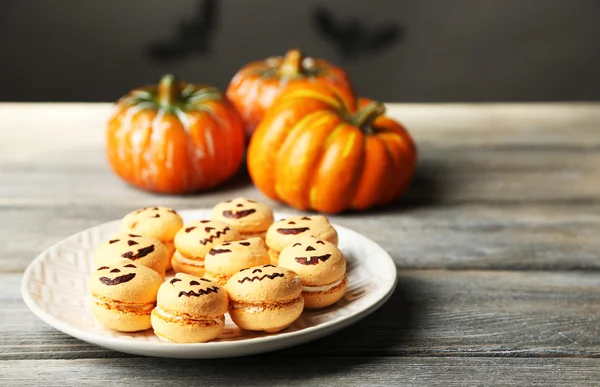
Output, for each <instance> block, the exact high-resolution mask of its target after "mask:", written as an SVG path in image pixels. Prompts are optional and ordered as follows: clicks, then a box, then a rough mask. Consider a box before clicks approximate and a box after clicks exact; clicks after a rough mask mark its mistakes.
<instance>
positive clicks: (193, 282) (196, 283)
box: [190, 281, 200, 286]
mask: <svg viewBox="0 0 600 387" xmlns="http://www.w3.org/2000/svg"><path fill="white" fill-rule="evenodd" d="M190 285H191V286H194V285H200V282H198V281H190Z"/></svg>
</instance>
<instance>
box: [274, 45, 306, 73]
mask: <svg viewBox="0 0 600 387" xmlns="http://www.w3.org/2000/svg"><path fill="white" fill-rule="evenodd" d="M303 60H304V55H302V51H300V50H299V49H297V48H293V49H291V50H289V51H288V52H287V54H285V57H284V58H283V61H282V62H281V65H280V66H279V74H280V75H283V76H287V77H294V76H296V75H298V74H302V70H303V68H302V61H303Z"/></svg>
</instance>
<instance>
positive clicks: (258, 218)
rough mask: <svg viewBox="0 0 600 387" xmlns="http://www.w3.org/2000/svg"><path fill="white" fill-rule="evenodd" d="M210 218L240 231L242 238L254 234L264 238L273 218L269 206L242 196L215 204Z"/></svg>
mask: <svg viewBox="0 0 600 387" xmlns="http://www.w3.org/2000/svg"><path fill="white" fill-rule="evenodd" d="M210 218H211V219H212V220H216V221H219V222H223V223H227V224H228V225H230V226H232V227H233V228H235V229H236V230H238V231H239V232H240V234H241V235H242V238H243V239H247V238H252V237H255V236H257V237H261V238H263V239H264V238H265V234H266V232H267V229H268V228H269V226H270V225H272V224H273V220H274V218H273V210H271V207H269V206H267V205H266V204H263V203H260V202H257V201H256V200H252V199H246V198H244V197H239V198H235V199H232V200H226V201H224V202H221V203H219V204H217V205H216V206H215V207H214V208H213V210H212V213H211V215H210Z"/></svg>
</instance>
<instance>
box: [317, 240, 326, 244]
mask: <svg viewBox="0 0 600 387" xmlns="http://www.w3.org/2000/svg"><path fill="white" fill-rule="evenodd" d="M317 243H318V244H320V245H324V244H325V242H323V241H317Z"/></svg>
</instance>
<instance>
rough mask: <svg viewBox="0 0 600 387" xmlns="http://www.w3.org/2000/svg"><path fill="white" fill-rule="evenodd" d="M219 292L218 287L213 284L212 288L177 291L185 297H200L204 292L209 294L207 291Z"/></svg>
mask: <svg viewBox="0 0 600 387" xmlns="http://www.w3.org/2000/svg"><path fill="white" fill-rule="evenodd" d="M218 292H219V288H218V287H217V286H213V287H212V288H206V289H200V290H198V292H195V291H193V290H190V291H189V292H184V291H181V292H179V296H178V297H181V296H186V297H200V296H202V295H204V294H209V293H218Z"/></svg>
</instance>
